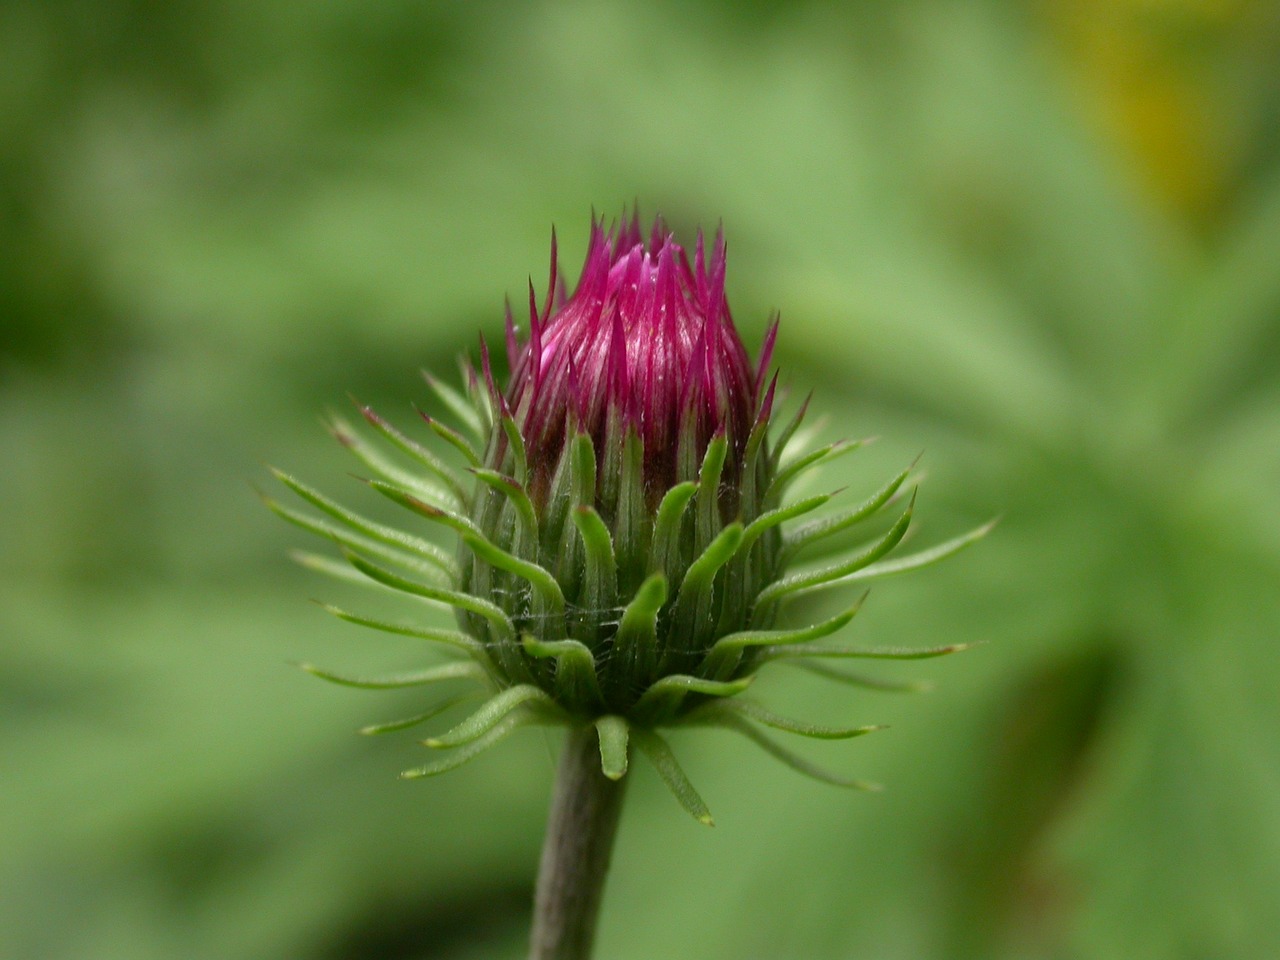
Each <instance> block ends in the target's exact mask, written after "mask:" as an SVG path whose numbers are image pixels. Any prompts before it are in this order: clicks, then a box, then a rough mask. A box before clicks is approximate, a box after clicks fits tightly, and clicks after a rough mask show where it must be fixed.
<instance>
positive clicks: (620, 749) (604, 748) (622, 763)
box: [596, 715, 630, 780]
mask: <svg viewBox="0 0 1280 960" xmlns="http://www.w3.org/2000/svg"><path fill="white" fill-rule="evenodd" d="M629 729H630V728H629V727H628V725H627V721H626V720H624V719H622V717H616V716H613V715H610V716H607V717H599V718H597V720H596V734H597V735H598V736H599V738H600V769H601V771H603V773H604V775H605V776H606V777H608V778H609V779H610V780H621V779H622V778H623V777H624V776H626V774H627V738H628V734H629Z"/></svg>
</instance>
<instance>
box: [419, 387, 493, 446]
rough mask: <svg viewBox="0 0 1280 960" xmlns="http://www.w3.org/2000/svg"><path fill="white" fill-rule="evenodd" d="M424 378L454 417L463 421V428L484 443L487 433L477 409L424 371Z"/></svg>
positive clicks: (458, 393)
mask: <svg viewBox="0 0 1280 960" xmlns="http://www.w3.org/2000/svg"><path fill="white" fill-rule="evenodd" d="M422 377H423V379H424V380H426V381H427V386H429V387H430V388H431V389H432V391H433V392H434V393H435V395H436V396H437V397H439V398H440V400H441V401H442V402H443V403H444V405H445V406H446V407H448V408H449V410H450V411H451V412H452V413H453V415H454V416H455V417H457V418H458V419H459V420H460V421H462V424H463V426H465V427H466V428H467V429H468V430H470V431H471V433H472V434H473V435H474V436H475V437H476V439H477V440H479V441H480V442H481V443H483V442H484V440H485V436H486V434H487V431H486V430H485V429H484V427H483V425H482V424H481V422H480V415H479V414H478V413H477V412H476V408H475V407H474V406H472V404H471V402H470V401H469V400H467V398H466V397H464V396H463V395H462V394H461V393H460V392H458V391H457V390H456V389H454V388H453V387H451V386H450V385H449V384H447V383H445V382H444V381H443V380H440V379H437V378H436V377H434V376H433V375H432V374H430V373H429V372H427V371H426V370H423V371H422Z"/></svg>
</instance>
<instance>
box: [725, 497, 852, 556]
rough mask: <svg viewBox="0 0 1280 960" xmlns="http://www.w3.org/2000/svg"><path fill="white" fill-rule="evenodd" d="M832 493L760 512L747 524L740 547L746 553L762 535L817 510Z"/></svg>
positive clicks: (826, 501) (829, 498) (828, 499)
mask: <svg viewBox="0 0 1280 960" xmlns="http://www.w3.org/2000/svg"><path fill="white" fill-rule="evenodd" d="M831 497H832V494H829V493H823V494H819V495H818V496H815V497H807V498H805V499H804V500H798V501H796V502H795V503H793V504H791V505H790V506H786V507H777V508H775V509H773V510H769V511H766V512H765V513H762V514H760V516H758V517H756V518H755V519H754V520H752V521H751V523H749V524H748V525H747V528H746V529H745V530H744V531H743V532H742V546H741V547H739V549H740V550H741V551H742V552H743V553H744V554H745V553H746V552H747V551H748V550H750V549H751V547H752V545H753V544H754V543H755V542H756V540H758V539H759V538H760V536H761V535H762V534H763V533H764V532H765V531H766V530H769V529H771V528H773V527H776V526H778V524H780V523H786V522H787V521H788V520H794V519H795V518H796V517H802V516H804V515H805V514H806V513H810V512H812V511H814V510H817V509H818V508H819V507H821V506H823V505H824V504H826V503H828V502H829V501H830V500H831Z"/></svg>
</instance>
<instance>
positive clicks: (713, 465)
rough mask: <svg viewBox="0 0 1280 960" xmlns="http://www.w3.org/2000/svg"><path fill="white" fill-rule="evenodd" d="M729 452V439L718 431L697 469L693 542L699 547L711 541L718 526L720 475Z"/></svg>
mask: <svg viewBox="0 0 1280 960" xmlns="http://www.w3.org/2000/svg"><path fill="white" fill-rule="evenodd" d="M728 454H729V439H728V437H726V436H725V434H723V433H718V434H717V435H716V436H715V438H714V439H713V440H712V441H711V442H710V443H709V444H708V445H707V454H706V456H705V457H703V460H702V467H701V468H700V469H699V471H698V502H697V508H696V509H697V521H696V522H697V527H696V536H695V539H694V542H695V543H696V544H697V545H698V546H696V547H695V548H694V549H699V548H701V546H702V545H703V544H707V543H710V542H711V539H712V538H713V537H714V536H715V533H716V529H717V528H718V527H719V526H720V477H721V475H722V474H723V473H724V462H725V458H726V457H727V456H728Z"/></svg>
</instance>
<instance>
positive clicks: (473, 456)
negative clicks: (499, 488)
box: [422, 413, 483, 467]
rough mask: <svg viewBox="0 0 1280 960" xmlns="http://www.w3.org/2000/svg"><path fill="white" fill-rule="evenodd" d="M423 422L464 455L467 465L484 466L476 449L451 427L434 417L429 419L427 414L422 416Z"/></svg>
mask: <svg viewBox="0 0 1280 960" xmlns="http://www.w3.org/2000/svg"><path fill="white" fill-rule="evenodd" d="M422 417H423V420H425V421H426V424H427V428H428V429H429V430H430V431H431V432H432V433H434V434H435V435H436V436H437V437H439V438H440V439H441V440H443V441H444V442H445V443H447V444H449V445H450V446H451V447H453V448H454V449H455V450H457V451H458V452H459V453H461V454H462V457H463V459H464V460H466V461H467V464H468V465H469V466H472V467H478V466H480V465H481V464H482V462H483V461H482V460H481V459H480V454H479V453H477V452H476V448H475V447H473V446H472V445H471V441H469V440H468V439H467V438H466V437H464V436H463V435H462V434H460V433H458V431H457V430H454V429H453V428H451V427H448V426H446V425H445V424H443V423H441V422H440V421H439V420H437V419H435V418H434V417H429V416H427V415H426V414H425V413H424V414H422Z"/></svg>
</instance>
